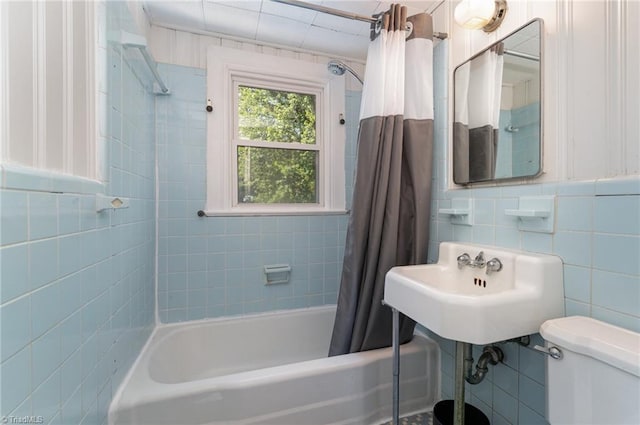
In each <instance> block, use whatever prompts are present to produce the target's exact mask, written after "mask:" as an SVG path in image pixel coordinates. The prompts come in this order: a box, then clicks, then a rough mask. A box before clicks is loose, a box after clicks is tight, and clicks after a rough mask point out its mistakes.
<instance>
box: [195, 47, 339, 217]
mask: <svg viewBox="0 0 640 425" xmlns="http://www.w3.org/2000/svg"><path fill="white" fill-rule="evenodd" d="M301 76H303V77H301ZM239 85H245V86H251V87H259V88H270V89H274V90H283V91H292V92H298V93H309V94H314V95H315V96H316V105H317V107H316V145H306V144H300V145H302V146H304V149H306V150H317V151H318V152H319V154H318V155H319V159H318V169H317V172H318V179H317V190H318V192H317V195H318V201H319V202H318V203H296V204H257V203H256V204H254V203H239V202H238V199H237V193H238V191H237V190H238V181H237V167H238V164H237V147H238V146H253V145H254V143H255V144H257V145H260V146H258V147H269V148H278V149H279V148H284V149H298V148H299V144H295V143H294V144H291V143H278V142H266V141H263V142H260V141H253V142H249V143H246V141H244V140H241V139H239V137H236V136H237V135H239V134H238V131H237V126H238V122H237V121H238V118H237V108H236V106H237V87H238V86H239ZM207 99H209V100H211V103H212V106H213V111H212V112H210V113H209V114H208V116H207V182H206V183H207V185H206V186H207V199H206V205H205V209H204V212H205V214H206V215H208V216H237V215H298V214H344V213H346V199H345V177H344V167H345V162H344V156H345V152H344V150H345V141H346V133H345V129H344V126H342V125H340V124H339V115H340V114H344V105H345V82H344V77H343V76H335V75H332V74H331V73H329V72H328V71H327V69H326V66H325V64H324V63H315V62H310V61H305V60H299V59H293V58H284V57H279V56H274V55H267V54H262V53H255V52H247V51H243V50H239V49H231V48H225V47H220V46H210V47H209V49H208V51H207ZM334 118H335V119H334ZM238 141H240V144H238ZM283 145H287V146H283ZM310 146H315V147H316V148H315V149H310Z"/></svg>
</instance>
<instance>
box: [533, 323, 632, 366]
mask: <svg viewBox="0 0 640 425" xmlns="http://www.w3.org/2000/svg"><path fill="white" fill-rule="evenodd" d="M540 334H541V335H542V337H543V338H544V339H546V340H547V341H549V342H550V343H553V344H556V345H558V346H559V347H561V348H565V349H567V350H570V351H573V352H575V353H579V354H584V355H586V356H589V357H593V358H594V359H597V360H600V361H602V362H604V363H608V364H610V365H611V366H614V367H617V368H618V369H622V370H624V371H626V372H629V373H631V374H633V375H636V376H640V334H638V333H636V332H632V331H630V330H627V329H623V328H620V327H618V326H614V325H611V324H609V323H604V322H601V321H599V320H596V319H592V318H590V317H583V316H570V317H562V318H560V319H553V320H547V321H546V322H544V323H543V324H542V326H540Z"/></svg>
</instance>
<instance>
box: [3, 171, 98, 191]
mask: <svg viewBox="0 0 640 425" xmlns="http://www.w3.org/2000/svg"><path fill="white" fill-rule="evenodd" d="M0 188H3V189H16V190H32V191H37V192H54V193H82V194H96V193H104V191H105V185H104V184H103V183H102V182H99V181H97V180H91V179H88V178H85V177H78V176H71V175H67V174H61V173H56V172H53V171H48V170H40V169H37V168H31V167H24V166H19V165H12V164H1V165H0Z"/></svg>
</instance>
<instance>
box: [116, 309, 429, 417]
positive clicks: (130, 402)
mask: <svg viewBox="0 0 640 425" xmlns="http://www.w3.org/2000/svg"><path fill="white" fill-rule="evenodd" d="M336 308H337V306H336V305H335V304H327V305H322V306H314V307H303V308H298V309H285V310H274V311H269V312H258V313H251V314H244V315H234V316H223V317H217V318H209V319H207V318H205V319H197V320H189V321H184V322H176V323H167V324H158V325H156V326H155V327H154V329H153V331H152V332H151V333H150V335H149V337H148V338H147V341H146V342H145V344H144V346H143V347H142V350H141V351H140V353H138V355H137V357H136V359H135V361H134V362H133V363H132V365H131V366H130V368H129V370H128V371H127V373H126V375H125V377H124V379H123V380H122V382H121V383H120V385H119V386H118V389H117V391H116V392H115V394H114V396H113V398H112V401H111V403H110V405H109V409H108V416H107V417H108V420H107V423H108V424H111V423H112V422H111V418H112V417H115V415H116V413H117V412H116V406H117V407H118V409H120V410H122V409H129V408H131V407H133V406H135V405H136V404H139V403H145V402H149V401H158V400H169V399H172V398H173V397H174V396H175V392H174V391H178V392H179V393H180V394H181V395H182V396H189V395H194V394H199V393H201V392H202V390H203V389H206V390H211V389H212V387H211V380H214V379H215V380H217V383H219V384H225V385H227V388H229V386H231V387H234V388H243V387H246V386H250V385H253V384H256V383H258V384H259V383H260V382H262V381H263V380H266V379H268V378H269V377H270V376H272V375H273V374H277V375H278V376H283V375H288V374H291V375H295V373H296V372H297V371H298V370H300V369H304V370H306V369H307V367H308V366H309V365H310V364H313V363H314V362H315V363H317V362H325V361H326V358H327V357H321V358H317V359H311V360H305V361H301V362H296V363H292V364H285V365H279V366H272V367H268V368H264V369H258V370H249V371H244V372H237V373H232V374H229V375H224V376H219V377H213V378H205V379H201V380H196V381H188V382H180V383H160V382H157V381H155V380H153V379H152V378H151V376H150V374H149V370H148V368H146V367H145V368H142V369H141V370H138V368H139V367H141V365H140V363H141V362H143V361H145V360H148V359H147V358H148V356H149V355H150V354H151V351H152V350H153V348H154V347H155V346H157V345H159V344H161V343H162V342H163V341H164V340H165V339H166V338H168V337H170V336H171V335H173V334H175V333H176V332H179V331H180V330H181V328H184V327H188V326H194V325H195V326H198V327H200V326H206V325H209V324H212V323H224V322H230V321H238V320H245V319H255V318H265V317H280V316H295V315H296V314H297V313H308V312H309V311H319V312H323V311H327V312H329V311H335V310H336ZM163 332H166V333H165V334H164V335H160V336H158V334H160V333H163ZM414 335H416V336H419V337H421V338H424V339H425V340H426V341H427V342H425V343H428V342H429V341H431V342H432V343H434V344H436V345H437V342H436V341H435V340H433V338H431V337H430V336H429V335H427V334H426V333H424V332H423V331H421V330H420V329H418V328H416V329H415V330H414ZM155 338H158V340H154V339H155ZM418 344H421V343H420V342H418V341H417V340H416V339H412V340H411V341H410V342H408V343H406V344H403V345H402V346H401V347H403V346H409V347H410V349H411V350H414V349H416V350H417V349H419V348H418V347H416V346H417V345H418ZM414 347H415V348H414ZM327 349H328V348H327ZM391 350H392V347H385V348H380V349H376V350H370V351H364V352H357V353H350V355H349V356H348V357H347V356H344V357H343V358H340V357H342V356H336V357H338V358H337V359H334V361H335V362H336V363H335V364H333V365H332V366H331V368H332V369H340V368H347V367H350V366H351V364H353V363H356V364H362V362H363V361H364V362H366V363H369V362H375V361H378V360H380V359H381V358H383V357H385V356H386V353H385V352H386V351H391ZM435 353H436V356H437V362H438V364H439V363H440V352H439V350H436V351H435ZM292 365H296V366H295V367H292ZM265 370H268V371H269V372H270V373H269V374H267V375H265V374H264V372H263V371H265ZM325 370H326V369H325ZM136 373H138V374H143V376H140V375H138V378H143V379H146V380H148V381H151V382H154V384H157V385H158V387H156V388H152V389H151V391H144V392H141V393H140V394H137V395H136V396H135V397H133V398H132V397H131V396H130V395H129V394H127V396H128V397H127V398H126V399H124V398H123V396H124V395H125V392H126V390H127V388H128V387H129V386H130V383H131V381H132V379H133V378H134V375H135V374H136ZM436 379H437V387H436V388H441V386H440V385H441V376H440V375H439V374H438V376H437V378H436ZM167 387H171V389H172V391H171V392H167V391H166V390H167ZM134 389H135V388H134ZM440 391H441V390H440ZM383 422H384V421H383Z"/></svg>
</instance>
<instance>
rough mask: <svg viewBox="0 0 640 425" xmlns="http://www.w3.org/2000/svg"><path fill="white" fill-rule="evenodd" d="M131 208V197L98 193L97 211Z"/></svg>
mask: <svg viewBox="0 0 640 425" xmlns="http://www.w3.org/2000/svg"><path fill="white" fill-rule="evenodd" d="M122 208H129V199H128V198H121V197H117V196H115V197H114V196H106V195H102V194H99V193H98V194H96V212H102V211H105V210H119V209H122Z"/></svg>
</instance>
